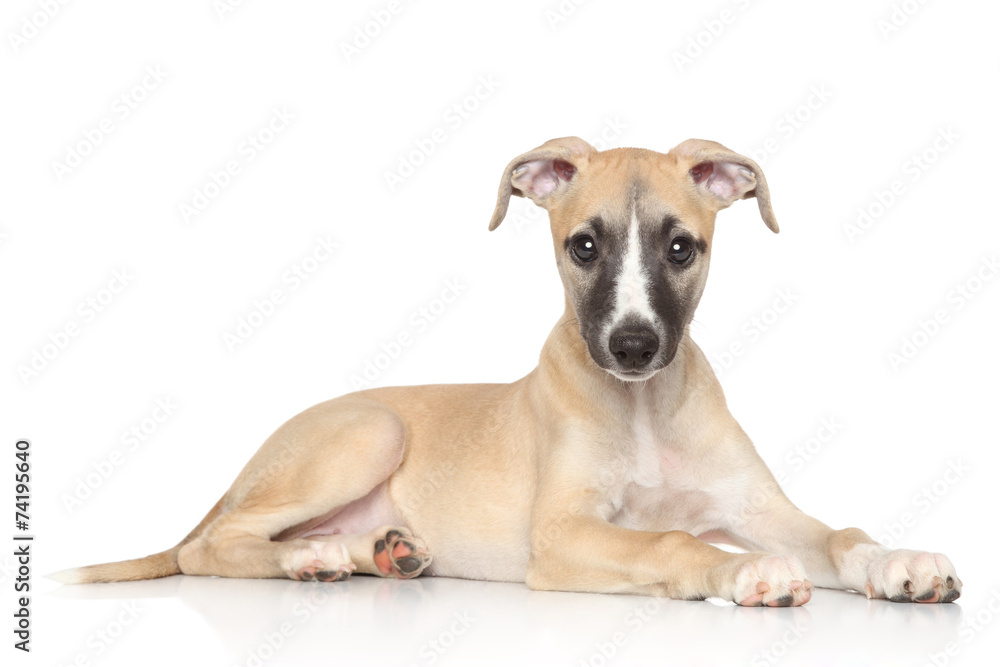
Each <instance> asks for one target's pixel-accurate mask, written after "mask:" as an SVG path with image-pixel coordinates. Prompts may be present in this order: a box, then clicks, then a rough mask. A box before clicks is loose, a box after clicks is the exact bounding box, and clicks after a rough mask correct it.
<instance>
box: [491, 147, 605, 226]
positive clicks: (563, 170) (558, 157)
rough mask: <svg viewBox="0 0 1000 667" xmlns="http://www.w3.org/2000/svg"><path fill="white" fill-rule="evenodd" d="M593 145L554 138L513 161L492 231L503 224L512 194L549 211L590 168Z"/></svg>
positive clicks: (503, 181) (503, 183)
mask: <svg viewBox="0 0 1000 667" xmlns="http://www.w3.org/2000/svg"><path fill="white" fill-rule="evenodd" d="M594 152H596V150H595V149H594V147H593V146H591V145H590V144H588V143H587V142H586V141H584V140H583V139H579V138H577V137H563V138H562V139H551V140H549V141H546V142H545V143H544V144H542V145H541V146H539V147H538V148H536V149H534V150H531V151H528V152H527V153H524V154H523V155H519V156H517V157H516V158H514V159H513V160H511V161H510V164H508V165H507V168H506V169H504V171H503V177H502V178H501V179H500V190H499V191H498V192H497V205H496V208H494V209H493V219H492V220H490V231H493V230H494V229H496V228H497V227H499V226H500V223H501V222H503V219H504V216H505V215H507V206H508V204H509V203H510V196H511V195H512V194H514V195H517V196H518V197H527V198H528V199H530V200H531V201H533V202H535V203H536V204H538V205H539V206H541V207H542V208H545V209H547V208H548V207H549V206H550V205H551V204H552V203H553V202H554V201H556V199H558V198H559V197H560V196H561V195H562V194H563V193H564V192H565V191H566V190H567V189H568V188H569V186H570V183H572V181H573V179H574V178H575V177H576V174H577V171H578V170H580V169H584V168H586V164H587V161H588V159H589V157H590V155H591V153H594Z"/></svg>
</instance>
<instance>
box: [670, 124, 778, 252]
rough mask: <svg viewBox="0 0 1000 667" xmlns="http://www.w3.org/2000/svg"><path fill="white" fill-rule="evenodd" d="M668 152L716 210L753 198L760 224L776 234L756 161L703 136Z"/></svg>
mask: <svg viewBox="0 0 1000 667" xmlns="http://www.w3.org/2000/svg"><path fill="white" fill-rule="evenodd" d="M670 152H671V153H675V152H676V154H677V159H678V163H679V164H680V165H681V166H682V167H684V168H686V169H687V171H688V177H689V178H690V179H691V183H692V184H693V185H694V187H695V188H697V189H698V191H699V192H700V193H701V195H702V196H703V197H705V198H706V200H707V201H708V202H709V203H710V205H711V206H714V207H715V210H716V211H720V210H722V209H724V208H726V207H727V206H729V205H730V204H732V203H733V202H734V201H736V200H737V199H748V198H750V197H756V198H757V206H758V207H759V208H760V217H761V218H762V219H763V220H764V224H766V225H767V227H768V229H770V230H771V231H772V232H774V233H775V234H777V233H778V221H777V220H775V218H774V211H772V210H771V194H770V192H769V191H768V189H767V181H766V180H765V179H764V172H763V171H761V169H760V167H759V166H758V165H757V163H756V162H754V161H753V160H751V159H750V158H748V157H744V156H742V155H740V154H739V153H734V152H733V151H731V150H729V149H728V148H726V147H725V146H723V145H722V144H718V143H716V142H714V141H705V140H704V139H688V140H687V141H685V142H683V143H681V144H679V145H678V146H677V147H675V148H674V149H673V150H672V151H670Z"/></svg>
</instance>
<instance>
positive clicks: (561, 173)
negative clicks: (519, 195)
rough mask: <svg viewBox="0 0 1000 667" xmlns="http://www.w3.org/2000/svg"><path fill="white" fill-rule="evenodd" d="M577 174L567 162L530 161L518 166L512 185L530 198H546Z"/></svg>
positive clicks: (574, 168)
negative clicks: (560, 184)
mask: <svg viewBox="0 0 1000 667" xmlns="http://www.w3.org/2000/svg"><path fill="white" fill-rule="evenodd" d="M575 174H576V167H574V166H573V165H572V164H570V163H569V162H566V161H565V160H551V161H550V160H530V161H528V162H525V163H523V164H520V165H518V166H517V168H516V169H515V170H514V173H513V174H512V178H511V184H512V185H513V186H514V187H515V188H517V189H518V190H520V191H521V192H523V193H524V194H525V195H527V196H529V197H532V196H533V197H545V196H547V195H549V194H550V193H552V192H553V191H554V190H555V189H556V188H558V187H559V183H560V182H562V183H568V182H569V181H570V180H572V179H573V176H574V175H575Z"/></svg>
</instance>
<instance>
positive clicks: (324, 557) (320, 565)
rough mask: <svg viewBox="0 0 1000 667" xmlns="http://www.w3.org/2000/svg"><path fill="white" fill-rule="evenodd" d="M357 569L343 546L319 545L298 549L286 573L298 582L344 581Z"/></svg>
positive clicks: (290, 559)
mask: <svg viewBox="0 0 1000 667" xmlns="http://www.w3.org/2000/svg"><path fill="white" fill-rule="evenodd" d="M356 569H357V566H355V565H354V563H353V562H351V557H350V555H349V554H348V552H347V549H346V548H345V547H344V546H343V545H340V544H320V543H317V544H313V545H310V546H307V547H302V548H300V549H296V550H295V551H294V552H293V553H292V555H291V557H290V558H289V562H288V564H287V567H286V568H285V573H286V574H287V575H288V578H289V579H296V580H298V581H344V580H345V579H347V578H348V577H350V576H351V574H353V573H354V571H355V570H356Z"/></svg>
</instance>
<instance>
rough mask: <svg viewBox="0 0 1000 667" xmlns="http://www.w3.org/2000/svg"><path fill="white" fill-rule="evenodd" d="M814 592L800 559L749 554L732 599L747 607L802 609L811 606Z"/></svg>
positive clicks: (738, 574)
mask: <svg viewBox="0 0 1000 667" xmlns="http://www.w3.org/2000/svg"><path fill="white" fill-rule="evenodd" d="M812 589H813V585H812V582H811V581H809V580H808V579H806V573H805V568H803V566H802V562H801V561H800V560H799V559H798V558H795V557H793V556H770V555H766V554H746V560H745V562H744V563H743V564H742V565H740V566H739V567H738V569H737V571H736V582H735V586H734V589H733V592H732V598H731V599H732V600H733V601H734V602H736V603H737V604H739V605H742V606H744V607H764V606H767V607H798V606H799V605H803V604H805V603H806V602H809V598H810V597H812Z"/></svg>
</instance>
